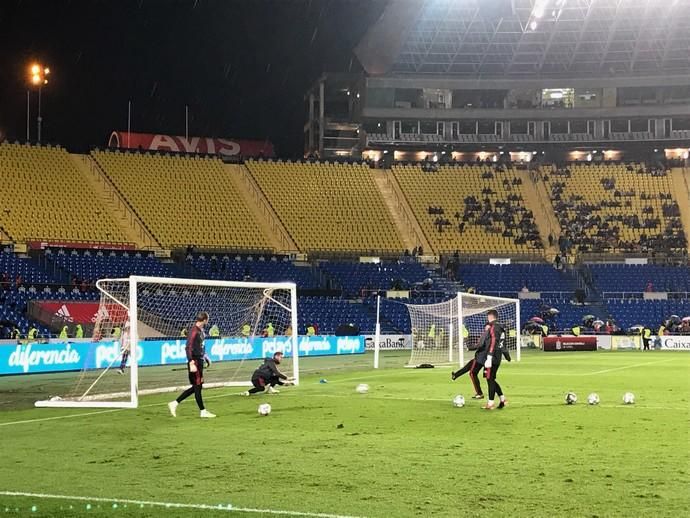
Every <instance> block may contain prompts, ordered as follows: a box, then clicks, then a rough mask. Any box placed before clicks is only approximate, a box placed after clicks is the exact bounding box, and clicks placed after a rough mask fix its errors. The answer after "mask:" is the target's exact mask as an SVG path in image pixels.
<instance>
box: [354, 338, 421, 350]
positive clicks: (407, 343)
mask: <svg viewBox="0 0 690 518" xmlns="http://www.w3.org/2000/svg"><path fill="white" fill-rule="evenodd" d="M364 341H365V344H366V348H367V349H368V350H373V349H374V335H364ZM379 348H380V349H381V350H383V349H412V335H380V336H379Z"/></svg>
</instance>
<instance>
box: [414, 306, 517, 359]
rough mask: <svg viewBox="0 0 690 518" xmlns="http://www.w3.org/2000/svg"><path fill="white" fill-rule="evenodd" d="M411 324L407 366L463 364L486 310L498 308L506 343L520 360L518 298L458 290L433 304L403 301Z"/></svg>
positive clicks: (480, 330) (476, 341) (481, 328)
mask: <svg viewBox="0 0 690 518" xmlns="http://www.w3.org/2000/svg"><path fill="white" fill-rule="evenodd" d="M406 306H407V309H408V312H409V314H410V324H411V328H412V353H411V355H410V361H409V363H408V365H409V366H418V365H422V364H431V365H444V364H446V365H447V364H457V363H459V364H461V365H462V364H464V363H465V361H466V360H465V358H466V357H468V355H469V354H473V351H474V350H475V349H476V348H477V346H478V344H479V340H480V337H481V335H482V333H483V332H484V326H485V325H486V313H487V311H489V310H490V309H495V310H496V311H497V312H498V322H499V323H500V324H502V325H503V327H504V328H505V329H506V347H507V348H508V350H510V351H511V352H514V354H513V356H514V357H515V359H516V360H517V361H519V360H520V347H519V346H518V345H519V332H518V330H519V329H520V302H519V300H517V299H507V298H502V297H489V296H484V295H474V294H468V293H459V294H458V295H457V297H455V298H453V299H451V300H447V301H445V302H440V303H436V304H406Z"/></svg>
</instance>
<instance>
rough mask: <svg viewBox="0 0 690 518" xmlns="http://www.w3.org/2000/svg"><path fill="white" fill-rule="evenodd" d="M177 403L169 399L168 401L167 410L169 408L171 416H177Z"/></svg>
mask: <svg viewBox="0 0 690 518" xmlns="http://www.w3.org/2000/svg"><path fill="white" fill-rule="evenodd" d="M177 405H179V403H178V402H177V401H171V402H170V403H168V410H170V413H171V414H172V416H173V417H177Z"/></svg>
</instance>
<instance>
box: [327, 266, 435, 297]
mask: <svg viewBox="0 0 690 518" xmlns="http://www.w3.org/2000/svg"><path fill="white" fill-rule="evenodd" d="M321 269H322V270H323V271H324V272H326V273H327V274H328V276H329V277H330V278H331V279H332V280H333V281H335V284H336V285H337V286H339V287H340V288H342V290H343V294H344V295H345V296H349V297H358V296H360V295H361V292H362V290H389V289H393V288H396V287H397V288H399V289H410V288H411V287H412V286H414V285H415V284H416V283H420V282H422V281H423V280H424V279H426V278H427V277H428V276H429V274H428V272H427V271H426V270H425V269H424V267H422V266H421V265H420V264H418V263H404V264H397V263H380V264H372V263H341V262H326V263H322V264H321Z"/></svg>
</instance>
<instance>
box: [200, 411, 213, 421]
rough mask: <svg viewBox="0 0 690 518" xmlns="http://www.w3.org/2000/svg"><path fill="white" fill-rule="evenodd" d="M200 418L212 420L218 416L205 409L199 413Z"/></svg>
mask: <svg viewBox="0 0 690 518" xmlns="http://www.w3.org/2000/svg"><path fill="white" fill-rule="evenodd" d="M199 417H202V418H204V419H210V418H212V417H216V414H212V413H211V412H209V411H208V410H206V409H204V410H202V411H201V412H199Z"/></svg>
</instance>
